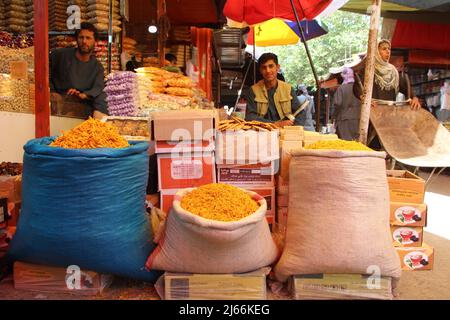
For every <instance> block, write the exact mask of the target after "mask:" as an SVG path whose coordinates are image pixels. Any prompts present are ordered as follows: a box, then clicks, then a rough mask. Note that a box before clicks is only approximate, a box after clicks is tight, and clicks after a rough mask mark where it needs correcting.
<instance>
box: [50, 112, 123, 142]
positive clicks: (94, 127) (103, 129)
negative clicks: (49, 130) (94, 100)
mask: <svg viewBox="0 0 450 320" xmlns="http://www.w3.org/2000/svg"><path fill="white" fill-rule="evenodd" d="M49 146H51V147H61V148H67V149H95V148H126V147H129V146H130V145H129V143H128V141H127V140H126V139H125V138H124V137H122V136H121V135H119V133H118V131H117V129H116V128H114V127H113V126H112V125H111V124H109V123H105V122H101V121H100V120H97V119H93V118H91V117H89V119H88V120H86V121H84V122H83V123H81V124H79V125H78V126H76V127H75V128H73V129H72V130H69V131H67V132H63V134H62V135H61V136H59V137H58V138H57V139H56V140H55V141H53V142H52V143H51V144H50V145H49Z"/></svg>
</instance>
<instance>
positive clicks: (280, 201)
mask: <svg viewBox="0 0 450 320" xmlns="http://www.w3.org/2000/svg"><path fill="white" fill-rule="evenodd" d="M288 205H289V194H278V195H277V206H278V207H287V206H288Z"/></svg>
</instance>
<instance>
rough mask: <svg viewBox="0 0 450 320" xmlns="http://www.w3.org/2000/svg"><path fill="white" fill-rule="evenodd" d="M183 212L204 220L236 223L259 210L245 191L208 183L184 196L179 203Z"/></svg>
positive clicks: (225, 185) (221, 184)
mask: <svg viewBox="0 0 450 320" xmlns="http://www.w3.org/2000/svg"><path fill="white" fill-rule="evenodd" d="M180 205H181V207H182V208H183V209H184V210H187V211H189V212H191V213H192V214H195V215H198V216H200V217H203V218H205V219H211V220H218V221H236V220H240V219H243V218H245V217H247V216H249V215H251V214H252V213H254V212H255V211H256V210H258V208H259V204H258V203H257V202H256V201H255V200H253V199H252V197H251V196H250V195H249V194H248V193H246V192H245V191H243V190H241V189H240V188H237V187H235V186H231V185H228V184H224V183H210V184H206V185H204V186H201V187H199V188H196V189H194V190H193V191H192V192H190V193H188V194H187V195H185V196H184V197H183V198H182V199H181V202H180Z"/></svg>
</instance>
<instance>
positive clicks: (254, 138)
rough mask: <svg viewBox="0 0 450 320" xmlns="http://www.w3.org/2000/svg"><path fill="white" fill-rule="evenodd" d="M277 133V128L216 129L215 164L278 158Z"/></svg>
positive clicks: (232, 163)
mask: <svg viewBox="0 0 450 320" xmlns="http://www.w3.org/2000/svg"><path fill="white" fill-rule="evenodd" d="M278 134H279V132H278V130H274V131H254V130H247V131H244V130H239V131H217V132H216V161H217V164H219V165H224V166H229V165H245V164H256V163H267V162H272V161H275V160H278V159H279V158H280V146H279V140H278Z"/></svg>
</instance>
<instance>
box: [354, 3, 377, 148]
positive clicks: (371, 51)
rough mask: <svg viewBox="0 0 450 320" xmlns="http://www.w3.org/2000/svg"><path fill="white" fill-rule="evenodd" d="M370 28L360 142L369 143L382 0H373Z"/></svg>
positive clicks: (360, 123) (360, 122) (360, 121)
mask: <svg viewBox="0 0 450 320" xmlns="http://www.w3.org/2000/svg"><path fill="white" fill-rule="evenodd" d="M371 9H372V12H371V16H370V30H369V39H368V44H367V57H366V67H365V72H364V91H363V93H362V99H361V101H362V105H361V117H360V120H359V142H361V143H364V144H367V132H368V130H369V119H370V106H371V102H372V89H373V78H374V72H375V61H374V60H375V52H376V50H378V48H377V34H378V26H379V24H380V11H381V0H372V8H371Z"/></svg>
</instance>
